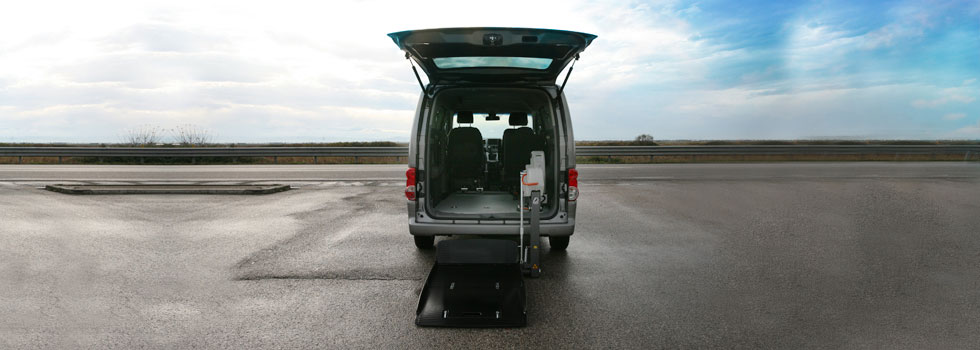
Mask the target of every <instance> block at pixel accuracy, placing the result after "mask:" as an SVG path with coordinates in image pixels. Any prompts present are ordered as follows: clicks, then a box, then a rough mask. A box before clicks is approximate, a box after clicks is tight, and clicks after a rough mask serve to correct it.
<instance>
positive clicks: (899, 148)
mask: <svg viewBox="0 0 980 350" xmlns="http://www.w3.org/2000/svg"><path fill="white" fill-rule="evenodd" d="M977 152H980V145H771V146H770V145H765V146H739V145H725V146H577V147H575V155H577V156H600V157H602V156H668V155H801V154H807V155H812V154H820V155H824V154H825V155H842V154H868V155H870V154H967V153H971V154H977Z"/></svg>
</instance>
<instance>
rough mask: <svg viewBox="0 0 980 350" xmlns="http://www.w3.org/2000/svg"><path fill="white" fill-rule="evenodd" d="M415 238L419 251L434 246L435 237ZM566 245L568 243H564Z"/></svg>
mask: <svg viewBox="0 0 980 350" xmlns="http://www.w3.org/2000/svg"><path fill="white" fill-rule="evenodd" d="M414 237H415V247H417V248H419V249H432V247H433V246H435V242H436V237H435V236H414ZM565 245H568V243H565Z"/></svg>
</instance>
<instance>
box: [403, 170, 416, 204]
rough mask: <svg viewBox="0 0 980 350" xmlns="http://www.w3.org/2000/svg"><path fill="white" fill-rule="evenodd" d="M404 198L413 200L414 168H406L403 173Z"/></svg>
mask: <svg viewBox="0 0 980 350" xmlns="http://www.w3.org/2000/svg"><path fill="white" fill-rule="evenodd" d="M405 178H406V179H405V198H408V200H410V201H414V200H415V168H408V171H406V172H405Z"/></svg>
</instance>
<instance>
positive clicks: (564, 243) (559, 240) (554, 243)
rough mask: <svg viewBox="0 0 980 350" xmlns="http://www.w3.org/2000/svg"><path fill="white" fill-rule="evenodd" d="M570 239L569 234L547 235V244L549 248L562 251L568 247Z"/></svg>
mask: <svg viewBox="0 0 980 350" xmlns="http://www.w3.org/2000/svg"><path fill="white" fill-rule="evenodd" d="M571 239H572V237H571V236H564V237H548V244H550V245H551V250H554V251H559V252H562V251H565V249H568V241H569V240H571Z"/></svg>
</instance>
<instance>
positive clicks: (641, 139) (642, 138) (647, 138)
mask: <svg viewBox="0 0 980 350" xmlns="http://www.w3.org/2000/svg"><path fill="white" fill-rule="evenodd" d="M634 141H636V142H642V143H648V142H653V136H651V135H650V134H641V135H640V136H637V137H636V140H634Z"/></svg>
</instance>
